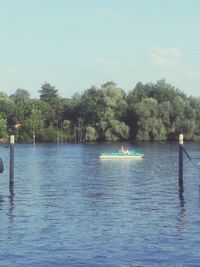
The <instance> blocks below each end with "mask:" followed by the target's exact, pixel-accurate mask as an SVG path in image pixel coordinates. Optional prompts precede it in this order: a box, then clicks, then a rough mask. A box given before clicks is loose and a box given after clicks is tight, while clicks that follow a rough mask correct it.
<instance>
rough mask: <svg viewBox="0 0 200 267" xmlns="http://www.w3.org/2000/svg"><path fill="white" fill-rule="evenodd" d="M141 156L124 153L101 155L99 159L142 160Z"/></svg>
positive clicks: (134, 153) (135, 153)
mask: <svg viewBox="0 0 200 267" xmlns="http://www.w3.org/2000/svg"><path fill="white" fill-rule="evenodd" d="M143 156H144V155H143V154H140V153H137V152H132V153H129V154H124V153H101V155H100V159H137V160H139V159H143Z"/></svg>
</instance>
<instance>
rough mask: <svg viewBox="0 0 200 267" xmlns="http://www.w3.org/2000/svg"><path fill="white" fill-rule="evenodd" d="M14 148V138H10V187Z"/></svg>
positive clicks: (12, 178) (12, 180)
mask: <svg viewBox="0 0 200 267" xmlns="http://www.w3.org/2000/svg"><path fill="white" fill-rule="evenodd" d="M14 146H15V136H14V135H11V136H10V187H13V185H14Z"/></svg>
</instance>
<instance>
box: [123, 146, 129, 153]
mask: <svg viewBox="0 0 200 267" xmlns="http://www.w3.org/2000/svg"><path fill="white" fill-rule="evenodd" d="M122 153H124V154H129V150H128V149H125V148H124V146H122Z"/></svg>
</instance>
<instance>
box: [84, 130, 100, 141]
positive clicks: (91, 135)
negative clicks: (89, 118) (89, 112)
mask: <svg viewBox="0 0 200 267" xmlns="http://www.w3.org/2000/svg"><path fill="white" fill-rule="evenodd" d="M97 138H98V133H97V131H96V129H95V128H94V127H92V126H87V127H86V133H85V141H87V142H94V141H96V140H97Z"/></svg>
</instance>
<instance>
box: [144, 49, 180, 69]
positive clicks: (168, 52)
mask: <svg viewBox="0 0 200 267" xmlns="http://www.w3.org/2000/svg"><path fill="white" fill-rule="evenodd" d="M149 54H150V55H149V57H150V59H151V61H152V62H153V64H155V65H159V66H163V67H168V66H173V65H178V64H179V62H180V59H181V53H180V51H179V50H178V49H176V48H174V47H170V48H160V47H151V48H149Z"/></svg>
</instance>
